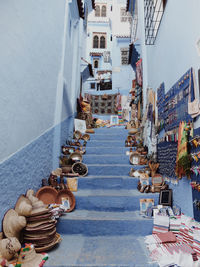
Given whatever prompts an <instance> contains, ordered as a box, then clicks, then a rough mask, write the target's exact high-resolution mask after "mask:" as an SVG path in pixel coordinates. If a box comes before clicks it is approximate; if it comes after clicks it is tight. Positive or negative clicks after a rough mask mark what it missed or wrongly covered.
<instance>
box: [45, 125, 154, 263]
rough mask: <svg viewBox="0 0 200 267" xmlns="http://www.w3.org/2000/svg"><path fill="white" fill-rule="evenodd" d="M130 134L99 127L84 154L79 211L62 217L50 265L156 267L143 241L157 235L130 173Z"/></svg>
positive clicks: (147, 195) (144, 196)
mask: <svg viewBox="0 0 200 267" xmlns="http://www.w3.org/2000/svg"><path fill="white" fill-rule="evenodd" d="M127 133H128V132H127V130H125V129H124V128H122V127H115V128H99V129H96V130H95V134H94V135H91V140H90V141H89V142H88V144H87V152H86V154H85V155H84V161H83V162H84V163H86V164H87V165H88V169H89V172H88V176H87V177H84V178H83V177H82V178H79V181H78V192H76V193H75V196H76V201H77V204H76V209H75V210H74V211H73V212H72V213H69V214H66V215H64V216H63V217H61V218H60V220H59V222H58V225H57V230H58V232H59V233H60V234H61V236H62V238H63V240H62V242H61V243H60V244H59V246H58V247H57V248H55V249H54V250H52V251H50V252H49V260H48V261H47V262H46V264H45V266H48V267H53V266H57V267H64V266H65V267H67V266H82V267H84V266H95V267H97V266H99V267H102V266H107V267H109V266H120V267H121V266H135V267H146V266H157V265H155V264H151V263H150V262H149V258H148V252H147V250H146V247H145V245H144V236H145V235H148V234H151V233H152V226H153V222H152V220H151V219H147V218H143V217H142V216H140V215H139V199H140V198H154V199H155V203H157V201H158V194H141V193H139V192H138V190H137V189H136V187H137V179H136V178H131V177H129V176H128V173H129V171H130V169H131V165H130V164H129V157H128V156H126V151H127V150H129V149H128V148H125V147H124V143H125V139H126V137H127Z"/></svg>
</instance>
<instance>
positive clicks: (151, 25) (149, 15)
mask: <svg viewBox="0 0 200 267" xmlns="http://www.w3.org/2000/svg"><path fill="white" fill-rule="evenodd" d="M166 4H167V0H157V1H152V0H151V1H149V0H144V17H145V18H144V19H145V43H146V45H154V43H155V40H156V36H157V33H158V30H159V27H160V23H161V20H162V16H163V14H164V11H165V7H166Z"/></svg>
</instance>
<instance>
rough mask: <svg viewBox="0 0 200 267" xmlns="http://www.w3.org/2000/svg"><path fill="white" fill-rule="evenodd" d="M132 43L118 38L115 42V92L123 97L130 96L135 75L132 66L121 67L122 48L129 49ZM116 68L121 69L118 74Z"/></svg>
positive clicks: (127, 39) (113, 60) (113, 59)
mask: <svg viewBox="0 0 200 267" xmlns="http://www.w3.org/2000/svg"><path fill="white" fill-rule="evenodd" d="M130 42H131V39H130V38H117V37H114V40H113V58H112V66H113V90H114V91H115V92H118V90H119V92H120V93H121V94H122V95H128V93H129V91H130V89H131V88H132V80H133V79H134V77H135V73H134V71H133V69H132V67H131V65H121V50H120V49H121V48H129V44H130ZM116 68H119V72H116V71H115V70H116Z"/></svg>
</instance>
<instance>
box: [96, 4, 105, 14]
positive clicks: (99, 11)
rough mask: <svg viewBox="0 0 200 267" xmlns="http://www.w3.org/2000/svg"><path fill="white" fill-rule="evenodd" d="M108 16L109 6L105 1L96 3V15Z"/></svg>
mask: <svg viewBox="0 0 200 267" xmlns="http://www.w3.org/2000/svg"><path fill="white" fill-rule="evenodd" d="M106 16H107V6H106V4H103V3H98V4H96V5H95V17H106Z"/></svg>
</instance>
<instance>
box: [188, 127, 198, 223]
mask: <svg viewBox="0 0 200 267" xmlns="http://www.w3.org/2000/svg"><path fill="white" fill-rule="evenodd" d="M199 135H200V128H197V129H194V137H195V136H199ZM191 139H192V138H191ZM191 139H190V140H191ZM190 144H191V145H190V147H191V155H192V154H198V152H200V146H199V145H198V146H194V145H193V144H192V143H190ZM197 158H198V159H197V160H195V159H193V160H192V166H191V181H192V182H196V183H197V184H198V183H199V184H200V172H199V171H195V169H196V170H198V168H199V167H200V159H199V157H198V155H197ZM192 199H193V211H194V219H195V220H196V221H200V209H199V207H197V206H196V203H195V202H194V201H195V200H197V201H200V191H199V190H197V189H193V190H192Z"/></svg>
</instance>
